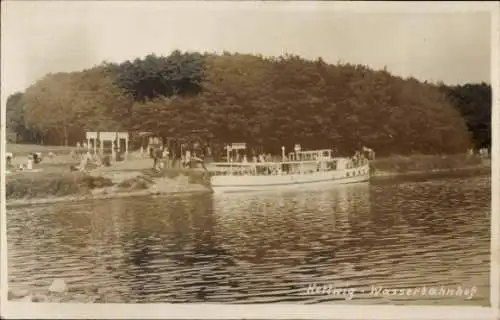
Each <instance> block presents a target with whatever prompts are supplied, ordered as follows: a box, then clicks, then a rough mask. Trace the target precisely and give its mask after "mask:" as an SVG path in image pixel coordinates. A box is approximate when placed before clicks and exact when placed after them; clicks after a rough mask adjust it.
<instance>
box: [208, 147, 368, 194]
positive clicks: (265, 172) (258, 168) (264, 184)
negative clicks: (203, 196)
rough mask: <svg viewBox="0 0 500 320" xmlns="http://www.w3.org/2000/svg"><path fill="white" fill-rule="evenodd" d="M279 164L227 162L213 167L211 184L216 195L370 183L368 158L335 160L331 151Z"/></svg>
mask: <svg viewBox="0 0 500 320" xmlns="http://www.w3.org/2000/svg"><path fill="white" fill-rule="evenodd" d="M285 160H286V159H285V157H284V156H283V161H279V162H256V161H254V162H250V163H248V162H240V163H236V162H231V161H228V162H225V163H212V164H211V167H212V168H211V170H209V171H210V172H211V178H210V182H211V185H212V189H213V191H214V192H215V193H226V192H248V191H266V190H276V189H282V188H294V189H297V188H305V187H307V188H308V187H311V186H318V185H325V184H328V185H330V184H347V183H356V182H366V181H368V180H369V179H370V169H369V164H368V160H367V159H366V158H364V157H360V158H356V159H351V158H334V157H332V151H331V150H314V151H304V152H295V153H291V154H290V160H287V161H285Z"/></svg>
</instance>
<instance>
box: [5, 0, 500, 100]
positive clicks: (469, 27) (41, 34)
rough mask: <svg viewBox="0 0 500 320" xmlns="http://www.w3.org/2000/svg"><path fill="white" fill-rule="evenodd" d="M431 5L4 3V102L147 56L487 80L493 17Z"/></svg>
mask: <svg viewBox="0 0 500 320" xmlns="http://www.w3.org/2000/svg"><path fill="white" fill-rule="evenodd" d="M470 5H471V4H469V6H470ZM423 8H425V9H423ZM429 8H430V7H429V6H427V7H426V6H422V5H421V4H417V6H414V5H413V6H408V5H404V4H401V3H400V4H399V5H395V6H392V7H387V4H385V5H383V4H380V3H379V4H378V5H375V6H374V5H369V4H366V3H365V4H363V3H357V4H352V3H351V4H339V3H326V2H323V3H311V2H300V3H295V2H282V3H272V2H251V1H246V2H239V3H235V2H208V1H207V2H203V1H195V2H189V1H187V2H170V1H154V2H145V1H125V2H122V1H86V2H77V1H33V2H30V1H11V0H7V1H2V12H1V13H2V28H1V29H2V37H1V45H2V48H1V59H2V70H1V71H2V72H1V78H2V105H5V104H4V103H5V101H6V97H7V96H8V95H10V94H12V93H14V92H16V91H23V90H25V89H26V88H27V87H28V86H30V85H31V84H32V83H34V82H35V81H36V80H37V79H39V78H41V77H43V76H44V75H45V74H47V73H51V72H52V73H53V72H63V71H76V70H81V69H83V68H88V67H92V66H93V65H96V64H99V63H100V62H102V61H104V60H106V61H110V62H122V61H124V60H128V59H135V58H137V57H143V56H145V55H147V54H150V53H155V54H157V55H168V54H169V53H170V52H171V51H173V50H175V49H180V50H181V51H201V52H205V51H208V52H222V51H223V50H226V51H230V52H241V53H255V54H262V55H264V56H277V55H281V54H283V53H291V54H298V55H300V56H302V57H304V58H308V59H315V58H317V57H322V58H323V59H324V60H325V61H327V62H331V63H336V62H338V61H342V62H346V63H347V62H349V63H354V64H358V63H359V64H365V65H368V66H369V67H371V68H374V69H382V68H384V66H386V67H387V69H388V70H389V71H390V72H391V73H393V74H395V75H399V76H403V77H408V76H413V77H415V78H417V79H419V80H422V81H423V80H427V81H431V82H437V81H442V82H444V83H446V84H460V83H466V82H481V81H485V82H490V33H491V27H490V14H489V13H488V12H487V11H479V10H472V9H471V8H470V7H465V9H464V8H462V7H460V5H459V4H456V3H455V4H453V3H451V4H448V5H446V3H445V4H443V3H441V5H440V6H439V5H438V6H437V7H436V8H434V7H432V8H433V9H432V10H431V11H429ZM457 8H462V9H457ZM483 8H484V7H483ZM443 10H445V11H443Z"/></svg>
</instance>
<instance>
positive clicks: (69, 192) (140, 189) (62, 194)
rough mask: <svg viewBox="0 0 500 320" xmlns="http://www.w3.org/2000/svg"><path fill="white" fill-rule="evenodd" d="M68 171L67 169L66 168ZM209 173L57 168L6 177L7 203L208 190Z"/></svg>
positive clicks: (49, 201) (20, 203) (47, 201)
mask: <svg viewBox="0 0 500 320" xmlns="http://www.w3.org/2000/svg"><path fill="white" fill-rule="evenodd" d="M66 170H67V169H66ZM209 181H210V180H209V177H208V173H206V172H200V171H195V170H185V169H164V170H162V171H160V172H156V171H155V170H152V169H143V170H141V171H112V170H108V171H106V170H96V171H95V172H92V173H88V174H87V173H82V172H68V171H63V170H62V168H61V169H60V170H54V168H52V169H51V170H48V171H42V172H31V173H26V172H20V173H13V174H9V175H8V176H7V181H6V198H7V201H8V203H7V205H9V206H11V205H13V206H16V205H23V204H46V203H55V202H64V201H80V200H85V199H109V198H118V197H126V196H146V195H160V194H174V193H175V194H177V193H192V192H208V191H210V188H209Z"/></svg>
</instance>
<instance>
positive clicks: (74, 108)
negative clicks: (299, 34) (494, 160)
mask: <svg viewBox="0 0 500 320" xmlns="http://www.w3.org/2000/svg"><path fill="white" fill-rule="evenodd" d="M7 116H8V118H9V119H8V121H7V127H8V129H9V131H10V132H12V133H15V134H13V135H11V137H13V139H14V138H16V139H17V141H18V142H38V143H41V142H44V143H46V144H68V143H69V144H74V143H75V142H76V141H81V140H83V139H84V136H85V134H84V132H85V131H86V130H88V131H115V130H124V131H129V132H130V133H132V134H134V133H138V132H141V131H152V132H156V133H158V134H161V135H163V136H165V137H170V138H173V139H180V138H183V137H184V138H185V137H186V136H188V132H191V133H190V134H189V135H190V136H193V135H194V138H197V139H200V138H201V139H202V140H205V141H209V142H210V144H211V145H212V146H213V147H214V148H215V149H216V150H217V149H218V148H219V150H220V147H221V146H222V145H223V144H224V143H228V142H247V143H248V144H249V145H250V146H252V148H256V149H260V150H263V151H266V152H271V153H279V152H280V148H281V146H282V145H284V146H286V147H287V149H288V150H290V151H291V149H292V148H293V145H294V144H296V143H300V144H302V145H303V146H304V147H305V148H307V149H313V148H331V147H333V148H334V149H336V150H337V151H338V152H340V153H351V152H352V151H353V150H354V149H358V148H361V147H362V146H368V147H371V148H373V149H374V150H375V151H376V152H377V154H378V155H386V154H411V153H427V154H428V153H431V154H432V153H461V152H465V150H466V149H467V148H469V147H471V146H472V145H475V146H477V147H481V146H489V144H490V143H491V138H490V136H491V126H490V118H491V89H490V87H489V86H488V85H486V84H480V85H466V86H458V87H446V86H438V85H434V84H428V83H422V82H419V81H417V80H416V79H413V78H409V79H403V78H400V77H396V76H393V75H391V74H390V73H389V72H387V71H386V70H379V71H374V70H371V69H369V68H367V67H365V66H361V65H351V64H337V65H331V64H327V63H325V62H324V61H323V60H322V59H321V58H320V59H317V60H316V61H307V60H304V59H302V58H300V57H298V56H292V55H286V56H282V57H278V58H264V57H261V56H252V55H244V54H229V53H224V54H222V55H214V54H207V53H205V54H199V53H182V52H179V51H175V52H173V53H172V54H171V55H169V56H168V57H158V56H155V55H148V56H146V57H145V58H144V59H136V60H134V61H126V62H123V63H121V64H114V63H103V64H101V65H99V66H96V67H94V68H92V69H89V70H84V71H81V72H73V73H57V74H49V75H47V76H46V77H44V78H43V79H41V80H39V81H38V82H36V83H34V84H33V85H32V86H31V87H29V88H28V89H27V90H26V92H24V93H17V94H15V95H13V96H11V97H10V98H9V101H8V104H7ZM193 130H197V131H196V132H198V133H194V134H193V133H192V131H193ZM16 135H17V136H16Z"/></svg>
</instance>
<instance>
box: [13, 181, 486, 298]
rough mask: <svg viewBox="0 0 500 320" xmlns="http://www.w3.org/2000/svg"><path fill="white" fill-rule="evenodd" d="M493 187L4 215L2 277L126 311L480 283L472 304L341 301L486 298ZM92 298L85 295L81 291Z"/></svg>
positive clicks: (98, 204)
mask: <svg viewBox="0 0 500 320" xmlns="http://www.w3.org/2000/svg"><path fill="white" fill-rule="evenodd" d="M489 190H490V181H489V179H488V178H487V177H485V178H474V179H468V180H463V179H462V180H461V179H459V178H453V179H442V180H435V181H429V182H403V183H398V184H379V185H374V184H371V185H369V184H353V185H346V186H339V187H332V188H330V189H327V190H321V191H317V190H316V191H312V190H311V191H301V192H286V193H273V194H266V193H261V194H258V193H255V194H241V195H196V196H189V197H186V196H182V197H170V198H143V199H138V198H135V199H118V200H112V201H95V202H87V203H78V204H58V205H53V206H46V207H33V208H24V209H16V210H10V211H9V213H8V219H9V220H8V244H9V279H10V285H11V286H13V287H21V288H28V289H33V288H35V290H41V288H46V287H47V286H48V285H49V284H50V282H51V280H52V279H54V278H61V277H62V278H64V279H66V280H67V281H68V283H69V285H70V287H71V288H72V289H73V290H75V291H85V290H86V288H87V287H89V286H97V287H100V288H104V289H105V290H106V291H110V292H112V293H114V294H115V295H117V296H119V297H120V299H121V300H122V301H123V302H199V301H209V302H228V303H255V302H302V303H319V302H331V301H336V302H339V301H344V302H345V299H344V298H343V297H335V296H331V295H330V296H329V295H319V296H318V295H316V296H312V295H304V292H305V289H307V286H308V285H309V284H310V283H313V282H315V283H320V284H321V283H329V284H333V285H335V286H337V287H342V286H344V287H345V286H349V287H351V288H356V289H358V290H362V289H363V290H364V289H367V288H368V289H369V288H370V286H371V285H379V286H380V285H382V286H386V287H392V288H406V287H418V286H422V285H445V286H446V285H450V286H451V285H456V284H463V285H476V286H478V291H479V293H478V295H477V296H476V297H475V298H474V299H472V300H471V301H464V300H463V298H455V297H441V298H439V300H436V298H434V300H433V299H431V298H430V297H427V298H426V297H418V298H412V297H403V298H404V300H401V297H389V298H387V297H386V298H382V297H371V296H368V295H366V294H365V295H362V294H358V295H357V296H356V298H355V299H354V300H352V301H349V303H356V302H361V303H366V302H369V303H441V304H449V303H467V304H482V305H487V304H488V303H489V302H488V300H489V278H488V277H489V273H488V270H489V215H488V214H487V212H488V211H489V210H490V191H489ZM85 292H87V293H88V291H85Z"/></svg>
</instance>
